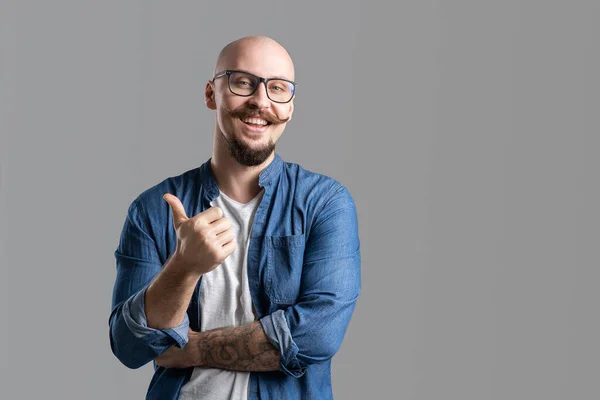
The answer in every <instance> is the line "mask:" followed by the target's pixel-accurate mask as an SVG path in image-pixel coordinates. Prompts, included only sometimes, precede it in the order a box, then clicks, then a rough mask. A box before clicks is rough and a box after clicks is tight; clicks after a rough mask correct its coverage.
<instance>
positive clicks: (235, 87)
mask: <svg viewBox="0 0 600 400" xmlns="http://www.w3.org/2000/svg"><path fill="white" fill-rule="evenodd" d="M225 75H227V86H229V91H230V92H231V93H233V94H236V95H238V96H244V97H248V96H252V95H253V94H254V92H256V89H258V86H259V85H260V83H261V82H264V83H265V87H266V88H267V97H268V98H269V99H270V100H271V101H274V102H275V103H289V102H290V101H291V100H292V98H293V97H294V94H295V93H296V86H298V85H297V84H296V83H295V82H292V81H289V80H287V79H282V78H261V77H260V76H256V75H254V74H251V73H249V72H245V71H236V70H230V69H228V70H225V71H222V72H219V73H218V74H216V75H215V76H214V77H213V78H212V82H214V81H215V79H217V78H220V77H222V76H225Z"/></svg>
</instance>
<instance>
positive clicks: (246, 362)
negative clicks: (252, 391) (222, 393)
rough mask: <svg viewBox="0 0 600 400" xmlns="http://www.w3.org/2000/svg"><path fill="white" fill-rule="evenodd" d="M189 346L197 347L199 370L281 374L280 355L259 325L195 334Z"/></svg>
mask: <svg viewBox="0 0 600 400" xmlns="http://www.w3.org/2000/svg"><path fill="white" fill-rule="evenodd" d="M192 337H193V338H192ZM188 346H194V349H193V350H192V351H193V353H194V354H196V357H195V358H196V359H197V362H198V364H199V365H198V366H202V367H212V368H221V369H227V370H233V371H277V370H279V362H280V352H279V350H278V349H277V348H276V347H275V346H273V345H272V344H271V342H270V341H269V339H268V338H267V336H266V335H265V332H264V331H263V328H262V326H261V324H260V322H258V321H255V322H252V323H250V324H246V325H242V326H238V327H227V328H219V329H213V330H210V331H205V332H195V333H194V334H193V335H192V336H191V337H190V342H189V343H188Z"/></svg>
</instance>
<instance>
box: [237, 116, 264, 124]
mask: <svg viewBox="0 0 600 400" xmlns="http://www.w3.org/2000/svg"><path fill="white" fill-rule="evenodd" d="M242 121H244V122H245V123H247V124H255V125H267V121H265V120H264V119H260V118H244V119H243V120H242Z"/></svg>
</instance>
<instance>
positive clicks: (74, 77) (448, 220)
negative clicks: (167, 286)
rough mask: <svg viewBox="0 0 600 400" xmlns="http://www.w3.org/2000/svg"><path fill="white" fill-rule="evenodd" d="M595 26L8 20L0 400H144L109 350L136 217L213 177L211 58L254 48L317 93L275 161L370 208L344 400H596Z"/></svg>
mask: <svg viewBox="0 0 600 400" xmlns="http://www.w3.org/2000/svg"><path fill="white" fill-rule="evenodd" d="M214 3H219V4H214ZM599 16H600V5H599V2H598V1H596V0H590V1H506V0H505V1H495V2H494V1H481V0H479V1H475V0H472V1H402V2H398V1H390V2H383V1H382V2H373V1H369V2H367V1H364V2H359V1H336V2H326V1H319V2H306V1H302V2H300V1H296V2H285V1H253V2H246V1H244V2H240V3H232V2H212V3H209V2H202V1H169V2H167V1H162V2H159V1H114V0H113V1H106V0H103V1H95V2H92V1H64V0H63V1H59V0H56V1H51V2H50V1H24V0H22V1H11V2H6V1H2V3H1V8H0V45H1V46H2V47H1V51H2V52H1V57H2V58H1V63H2V64H1V68H2V69H1V71H0V72H1V73H0V130H1V133H2V136H1V140H2V141H1V143H0V149H1V155H0V156H1V158H0V174H1V175H0V178H1V181H0V189H1V191H0V207H1V215H0V218H1V220H0V228H1V231H0V232H1V235H2V237H1V239H2V240H1V242H0V243H1V246H2V247H1V259H0V262H1V265H2V268H1V274H2V275H1V279H0V282H1V283H0V284H1V287H0V289H1V293H2V297H1V300H2V301H1V302H0V304H1V305H0V310H1V312H2V315H1V318H0V323H1V324H2V327H1V329H0V334H1V335H2V337H1V340H0V343H1V346H2V347H1V348H0V349H1V354H0V359H1V360H2V373H1V374H0V380H1V381H0V388H1V389H0V390H2V392H3V394H0V397H2V398H6V399H32V398H62V399H108V398H110V399H133V398H143V396H144V394H145V391H146V388H147V385H148V382H149V379H150V376H151V373H152V368H151V366H150V364H149V365H147V366H145V367H143V368H141V369H139V370H129V369H127V368H126V367H124V366H122V365H121V364H120V363H119V362H118V360H117V359H116V358H115V357H114V356H113V355H112V353H111V351H110V347H109V341H108V316H109V312H110V299H111V292H112V286H113V283H114V278H115V259H114V256H113V252H114V250H115V248H116V245H117V242H118V238H119V234H120V230H121V228H122V225H123V222H124V218H125V214H126V211H127V206H128V205H129V203H130V202H131V201H132V200H133V198H134V197H135V196H137V195H138V194H139V193H140V192H141V191H143V190H144V189H146V188H148V187H150V186H152V185H154V184H156V183H158V182H159V181H160V180H162V179H164V178H165V177H167V176H172V175H177V174H179V173H181V172H183V171H185V170H188V169H191V168H194V167H196V166H198V165H200V164H201V163H203V162H204V161H206V160H207V159H208V158H209V157H210V156H211V153H212V135H213V114H212V113H211V111H209V110H207V109H206V108H205V107H204V104H203V97H202V96H203V90H204V84H205V82H206V80H207V79H209V78H210V76H211V73H212V68H213V65H214V62H215V58H216V56H217V53H218V51H219V50H220V48H221V47H222V46H223V45H225V44H226V43H228V42H229V41H231V40H234V39H237V38H239V37H241V36H245V35H248V34H264V35H269V36H271V37H273V38H274V39H276V40H278V41H279V42H281V43H282V44H283V45H284V46H285V47H286V48H287V49H288V50H289V52H290V54H291V55H292V57H293V59H294V60H295V65H296V70H297V75H296V77H297V80H298V81H299V82H300V85H301V86H299V90H298V97H297V100H296V111H295V113H294V120H293V121H292V122H291V123H290V124H289V125H288V128H287V129H286V131H285V133H284V135H283V136H282V138H281V139H280V141H279V143H278V145H277V151H278V152H279V154H280V155H281V156H282V157H283V159H284V160H286V161H291V162H297V163H299V164H301V165H302V166H303V167H305V168H307V169H309V170H312V171H316V172H320V173H324V174H327V175H329V176H332V177H334V178H336V179H338V180H340V181H341V182H342V183H344V184H345V185H346V186H347V187H348V188H349V189H350V192H351V193H352V195H353V197H354V199H355V202H356V204H357V207H358V213H359V234H360V238H361V245H362V246H361V248H362V255H363V266H362V268H363V270H362V271H363V275H362V276H363V292H362V297H361V299H360V300H359V303H358V305H357V308H356V312H355V314H354V317H353V319H352V321H351V324H350V327H349V330H348V332H347V335H346V338H345V341H344V342H343V345H342V348H341V350H340V352H339V353H338V354H337V355H336V357H335V358H334V361H333V384H334V394H335V396H336V398H338V399H363V398H371V399H373V398H394V399H415V400H420V399H423V400H424V399H427V400H433V399H461V400H464V399H473V400H479V399H511V400H512V399H545V400H550V399H596V398H599V397H600V386H599V383H598V382H599V381H598V379H597V378H598V377H599V375H600V361H599V360H600V346H599V345H598V338H599V337H600V323H599V318H598V315H599V314H598V305H599V300H600V295H599V292H598V283H599V278H600V273H599V272H598V267H599V265H600V257H599V253H598V248H599V246H598V245H599V240H600V229H599V224H600V214H599V212H598V204H599V203H600V190H599V185H598V182H599V179H598V171H599V167H600V162H599V161H598V150H599V144H600V143H599V139H598V134H599V130H600V129H599V128H600V120H599V117H598V115H599V113H598V111H599V109H600V96H599V92H600V79H599V78H598V71H600V57H599V45H598V39H599V37H600V29H599V25H600V21H599ZM373 393H377V394H376V395H374V394H373Z"/></svg>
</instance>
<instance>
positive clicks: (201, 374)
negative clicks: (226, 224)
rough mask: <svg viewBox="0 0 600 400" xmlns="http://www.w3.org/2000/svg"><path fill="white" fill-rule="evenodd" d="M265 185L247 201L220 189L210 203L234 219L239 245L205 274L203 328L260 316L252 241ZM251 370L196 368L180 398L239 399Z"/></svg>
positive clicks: (201, 325)
mask: <svg viewBox="0 0 600 400" xmlns="http://www.w3.org/2000/svg"><path fill="white" fill-rule="evenodd" d="M263 194H264V189H262V190H261V191H260V193H259V194H258V195H257V196H256V197H255V198H254V199H252V200H250V201H249V202H248V203H246V204H242V203H239V202H237V201H235V200H233V199H231V198H229V197H227V195H225V194H224V193H223V192H220V195H219V197H217V198H216V199H214V200H213V201H212V202H211V203H210V204H211V206H216V207H219V208H221V210H223V216H224V217H227V218H229V219H230V221H231V230H232V231H233V233H234V234H235V240H237V247H236V249H235V250H234V251H233V253H231V254H230V255H229V256H228V257H227V258H226V259H225V261H224V262H223V263H222V264H221V265H219V266H218V267H217V268H215V269H214V270H212V271H210V272H209V273H207V274H204V275H203V276H202V282H201V284H200V318H201V320H200V330H201V331H207V330H211V329H216V328H223V327H226V326H239V325H243V324H247V323H250V322H253V321H255V320H256V315H255V313H254V310H253V308H252V299H251V297H250V289H249V286H248V273H247V260H248V242H249V238H250V233H251V230H252V221H253V220H254V214H255V213H256V209H257V208H258V205H259V204H260V200H261V199H262V196H263ZM249 381H250V372H238V371H228V370H223V369H217V368H199V367H196V368H194V371H193V372H192V376H191V377H190V380H189V381H188V382H186V383H185V385H183V387H182V388H181V392H180V394H179V399H180V400H197V399H205V400H238V399H244V400H246V399H247V398H248V387H249Z"/></svg>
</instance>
